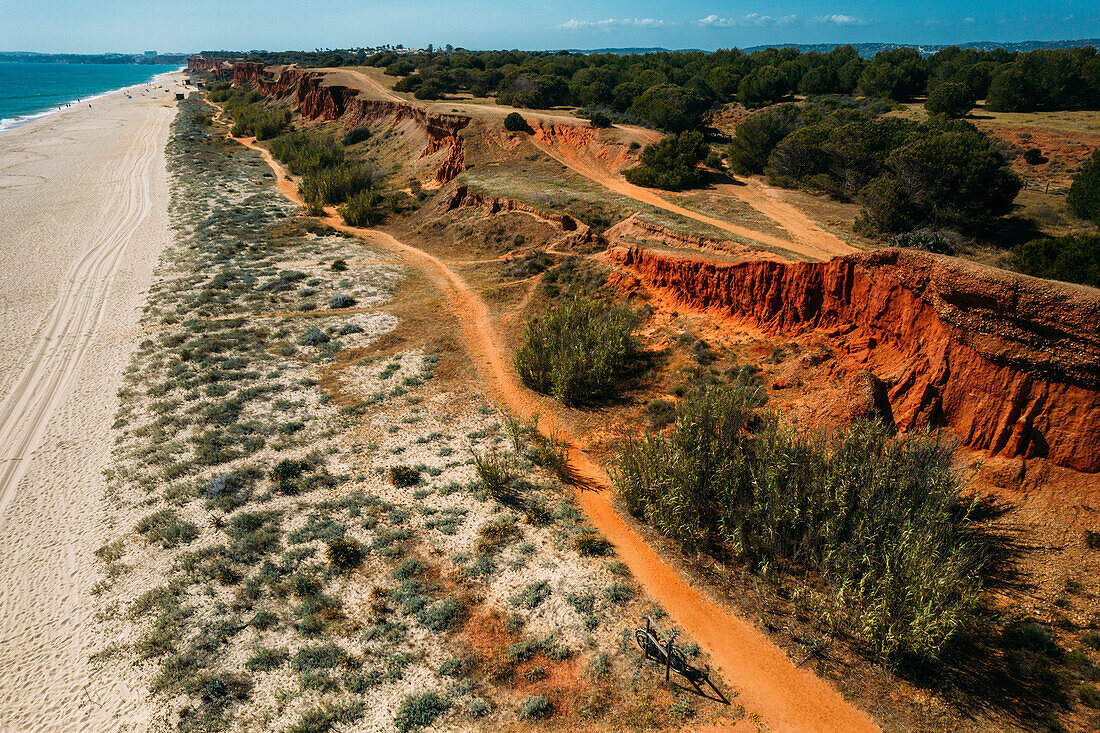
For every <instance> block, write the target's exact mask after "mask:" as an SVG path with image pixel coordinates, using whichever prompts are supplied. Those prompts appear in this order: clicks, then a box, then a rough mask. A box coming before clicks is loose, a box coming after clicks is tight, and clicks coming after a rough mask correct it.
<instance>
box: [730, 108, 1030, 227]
mask: <svg viewBox="0 0 1100 733" xmlns="http://www.w3.org/2000/svg"><path fill="white" fill-rule="evenodd" d="M875 111H876V110H875V109H874V107H873V106H872V105H864V106H863V107H860V106H857V105H853V104H842V103H838V102H830V103H810V104H804V105H794V104H788V105H780V106H778V107H774V108H771V109H767V110H762V111H760V112H757V113H756V114H754V115H752V116H751V117H749V118H748V119H746V120H745V121H744V122H742V123H741V124H740V125H739V126H738V127H737V131H736V134H735V136H734V139H733V141H732V143H731V144H730V147H729V151H728V160H729V163H730V166H731V167H732V168H733V170H734V171H736V172H738V173H744V174H752V173H765V174H766V175H767V176H768V178H769V180H770V181H771V182H772V183H774V184H775V185H779V186H784V187H788V188H795V187H798V188H807V189H810V190H814V191H818V192H824V193H827V194H830V195H832V196H834V197H836V198H838V199H841V200H849V201H859V202H860V203H862V204H863V206H864V215H863V217H862V218H861V221H860V224H861V225H862V227H863V228H864V229H865V230H866V231H868V232H870V233H877V234H889V233H896V232H903V231H909V230H912V229H917V228H920V227H928V226H939V227H942V226H947V227H966V226H971V225H974V224H983V223H988V222H989V221H990V220H991V219H992V218H994V217H998V216H1001V215H1003V214H1007V213H1008V212H1009V211H1010V210H1011V208H1012V201H1013V199H1014V198H1015V197H1016V194H1017V193H1018V192H1019V190H1020V185H1021V184H1020V180H1019V179H1018V178H1017V177H1016V175H1015V174H1014V173H1012V171H1011V170H1010V169H1009V168H1008V166H1007V164H1006V162H1005V160H1004V158H1003V157H1002V156H1001V155H1000V154H999V153H998V152H997V151H996V150H994V149H993V148H992V147H991V146H990V142H989V139H988V138H987V137H986V136H985V135H983V134H982V133H981V132H979V131H978V130H977V129H976V128H975V127H974V126H973V125H971V124H970V123H968V122H965V121H962V120H952V119H949V118H948V117H946V116H942V115H941V116H936V117H933V118H932V119H930V120H929V121H928V122H924V123H920V122H914V121H911V120H903V119H899V118H895V117H885V116H879V115H877V114H875Z"/></svg>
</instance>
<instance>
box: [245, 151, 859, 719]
mask: <svg viewBox="0 0 1100 733" xmlns="http://www.w3.org/2000/svg"><path fill="white" fill-rule="evenodd" d="M234 139H236V140H237V142H239V143H241V144H243V145H245V146H247V147H249V148H251V149H253V150H256V151H258V152H259V153H260V155H262V156H263V159H264V161H265V162H266V163H267V164H268V165H269V166H270V167H271V169H272V171H274V173H275V180H276V185H277V186H278V189H279V191H280V192H282V193H283V195H284V196H286V197H287V198H288V199H290V200H291V201H293V202H295V203H297V204H299V205H302V203H303V202H302V200H301V197H300V196H299V195H298V192H297V189H296V187H295V185H294V182H293V180H292V179H291V178H290V177H289V175H288V174H287V171H286V170H285V169H284V168H283V167H282V165H280V164H279V163H278V161H276V160H275V159H274V158H273V157H272V155H271V153H270V152H269V151H268V150H266V149H265V148H262V147H259V146H258V145H256V144H255V141H254V140H253V139H251V138H243V139H241V138H234ZM328 211H329V214H328V216H327V217H326V218H325V219H324V223H326V224H328V225H330V226H332V227H333V228H335V229H339V230H340V231H344V232H347V233H349V234H352V235H354V236H356V237H359V238H360V239H363V240H364V241H367V242H370V243H371V244H374V245H376V246H379V247H382V248H384V249H387V250H389V251H391V252H397V253H400V254H401V255H403V256H405V257H406V259H407V260H408V261H409V262H410V264H412V265H414V266H415V267H416V268H417V269H419V270H420V271H421V272H422V273H424V274H425V275H426V276H427V277H428V278H429V279H431V280H432V282H433V283H435V285H436V286H437V287H439V288H440V290H441V291H442V292H443V293H444V294H445V295H446V296H447V299H448V302H449V303H450V305H451V308H452V310H453V311H454V314H455V316H456V318H457V319H458V322H459V324H460V327H461V331H462V340H463V342H464V343H465V345H466V348H467V350H468V351H469V354H470V358H471V360H472V361H473V362H474V364H475V366H476V368H477V370H478V372H479V374H480V376H481V377H482V379H484V380H485V382H486V383H487V384H488V386H489V387H490V389H491V390H492V391H493V393H494V394H495V396H496V397H497V399H498V400H499V401H500V402H501V403H503V404H504V405H505V406H506V407H507V408H508V409H510V410H512V411H513V412H515V413H516V414H518V415H532V414H534V413H535V412H538V413H539V415H540V417H539V423H538V429H539V431H540V432H541V433H542V434H544V435H547V436H556V437H558V438H559V439H562V438H564V443H565V445H566V446H567V448H568V451H569V460H570V466H571V468H572V470H573V473H574V476H575V477H576V478H577V485H578V491H577V493H576V495H577V500H578V503H579V504H580V506H581V508H582V509H583V510H584V512H585V514H586V515H587V516H588V518H589V520H590V521H591V522H592V524H593V525H595V526H596V528H597V529H599V530H600V532H602V533H603V534H604V536H605V537H606V538H607V539H608V541H610V542H611V543H612V545H614V547H615V550H616V552H617V553H618V555H619V557H620V558H622V560H623V561H624V562H625V563H626V564H627V566H628V567H629V568H630V570H631V572H632V573H633V574H634V577H635V578H636V579H637V580H638V582H639V583H640V584H641V585H642V587H643V588H645V590H646V592H647V593H649V595H651V596H652V597H653V598H654V600H656V601H657V602H658V603H659V604H660V605H661V607H662V608H664V609H665V611H666V612H667V613H668V615H669V616H670V617H671V618H672V619H673V621H675V622H676V623H677V624H678V625H679V626H680V627H681V628H683V629H684V630H685V631H686V632H687V633H688V634H690V635H691V636H692V637H693V638H694V639H695V641H696V642H697V643H698V644H699V645H700V646H701V647H702V648H703V649H705V650H706V651H707V652H708V653H709V654H710V656H711V661H712V662H713V663H714V665H715V666H716V667H717V668H718V670H719V671H720V672H721V675H722V678H723V679H724V680H725V681H726V683H727V684H728V685H729V686H730V687H731V688H732V689H734V690H736V691H737V692H738V693H739V694H740V697H739V698H738V701H739V702H740V703H741V704H743V705H744V706H745V707H746V708H747V709H748V710H751V711H754V712H756V713H758V714H759V715H760V716H761V718H762V719H763V721H764V722H765V723H766V724H767V725H768V726H769V729H770V730H773V731H792V732H795V731H797V732H798V733H811V732H812V731H822V732H824V731H843V732H844V733H859V732H860V731H874V730H878V728H877V726H875V724H874V723H872V722H871V720H870V718H868V716H867V715H866V714H864V713H863V712H862V711H860V710H857V709H856V708H854V707H852V706H851V705H849V704H848V703H847V702H846V701H845V700H844V699H843V697H841V695H840V694H839V693H838V692H837V691H836V690H835V689H833V688H832V687H831V686H830V685H829V684H828V683H827V682H825V681H824V680H822V679H821V678H819V677H817V676H816V675H815V674H814V673H813V672H811V671H809V670H806V669H801V668H797V667H795V666H794V664H793V663H792V662H791V660H790V659H789V658H788V657H787V655H786V654H785V653H784V652H783V651H782V650H781V649H779V647H777V646H775V645H774V644H772V643H771V641H770V640H768V638H767V637H766V636H764V635H763V634H762V633H761V632H760V631H759V630H757V629H756V628H755V627H754V626H753V625H752V624H750V623H749V622H747V621H745V620H744V619H742V618H741V617H739V616H737V615H736V614H734V613H732V612H731V611H729V610H727V608H726V607H724V606H722V605H720V604H719V603H716V602H715V601H714V600H712V599H711V598H708V597H707V596H704V595H703V594H702V593H700V592H699V591H698V590H697V589H695V588H693V587H691V586H690V585H689V584H688V583H687V582H686V581H685V580H684V579H683V578H682V577H681V576H680V574H679V573H678V572H677V571H676V570H675V569H674V568H672V567H671V566H669V565H668V564H667V563H665V562H664V561H663V560H662V559H661V558H660V556H659V555H658V554H657V553H656V551H654V550H653V548H651V547H650V546H649V545H647V544H646V543H645V541H644V540H643V539H642V538H641V537H640V536H639V535H638V534H636V533H635V532H634V530H633V529H631V527H630V526H629V525H628V524H627V523H626V522H625V521H624V520H623V519H622V517H620V516H619V515H618V513H617V512H616V511H615V509H614V507H613V506H612V503H611V502H612V497H613V493H614V492H613V489H612V488H611V482H610V479H609V478H608V476H607V473H606V472H605V471H604V470H603V469H602V468H600V467H599V466H598V465H596V463H595V462H594V461H592V460H591V459H590V458H589V457H588V454H587V453H586V452H585V446H584V442H583V441H582V440H578V439H577V438H576V437H574V436H571V435H570V434H569V433H568V431H567V430H566V429H565V426H564V425H563V424H562V423H561V422H560V421H559V420H558V419H557V418H556V417H555V415H554V414H553V406H552V403H550V402H549V401H544V400H542V399H541V398H539V397H538V396H537V395H535V394H534V393H533V392H531V391H530V390H528V389H527V388H526V387H524V386H523V385H521V384H520V383H519V381H518V380H517V378H516V376H515V373H514V372H513V371H512V369H511V366H510V365H509V364H508V361H507V359H506V358H505V355H504V349H503V347H502V345H501V343H500V341H499V337H498V335H497V333H496V329H495V328H494V326H493V322H492V318H491V316H490V314H489V308H488V306H487V305H486V303H485V301H484V300H482V298H481V297H480V296H479V295H478V293H477V292H476V291H475V290H473V289H472V288H471V287H470V286H469V285H468V284H467V283H466V282H465V281H464V280H463V279H462V278H461V277H460V276H459V275H458V274H457V273H455V272H454V270H452V269H451V268H450V267H448V266H447V264H446V263H444V262H443V261H442V260H440V259H438V258H437V257H435V256H434V255H431V254H429V253H427V252H425V251H424V250H421V249H418V248H416V247H413V246H411V245H408V244H405V243H404V242H401V241H399V240H397V239H396V238H395V237H393V236H392V235H390V234H388V233H386V232H382V231H378V230H374V229H362V228H359V227H351V226H347V225H346V224H344V223H343V222H342V221H341V220H340V218H339V217H338V216H336V214H335V211H334V210H333V209H332V208H331V207H330V208H329V210H328ZM736 727H737V728H738V729H744V730H749V729H750V726H749V724H748V723H747V722H743V723H742V724H741V725H738V726H736Z"/></svg>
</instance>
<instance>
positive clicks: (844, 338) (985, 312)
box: [608, 247, 1100, 472]
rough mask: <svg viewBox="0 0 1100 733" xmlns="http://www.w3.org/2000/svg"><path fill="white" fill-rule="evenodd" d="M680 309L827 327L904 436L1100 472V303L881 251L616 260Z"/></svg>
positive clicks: (1080, 292) (1081, 294)
mask: <svg viewBox="0 0 1100 733" xmlns="http://www.w3.org/2000/svg"><path fill="white" fill-rule="evenodd" d="M608 254H609V256H610V258H611V260H612V261H614V262H617V263H619V264H620V265H622V266H623V267H625V268H627V269H628V270H630V271H631V272H633V273H634V274H635V276H637V277H638V278H639V279H640V280H642V281H643V282H645V283H647V284H648V285H651V286H653V287H656V288H659V289H662V290H664V291H666V292H668V293H670V294H671V295H673V296H674V297H675V298H677V299H678V300H679V301H681V302H683V303H685V304H687V305H690V306H695V307H699V308H704V309H709V310H712V311H716V312H720V313H722V314H723V315H726V316H728V317H732V318H734V319H737V320H743V321H746V322H749V323H752V324H753V325H755V326H757V327H759V328H762V329H764V330H765V331H768V332H771V333H775V334H786V335H797V334H799V333H802V332H804V331H807V330H811V329H818V330H819V331H823V332H824V333H825V334H826V335H827V336H829V337H830V338H832V339H834V340H835V341H836V342H837V344H838V346H839V347H840V350H841V351H842V352H846V353H847V354H848V359H847V363H848V366H849V367H850V368H851V369H853V370H857V371H858V370H860V369H867V370H870V372H871V373H872V374H873V376H874V377H875V378H877V379H878V380H881V382H882V384H883V387H884V389H885V393H886V397H887V400H888V402H889V409H890V410H891V412H892V417H893V419H894V422H895V423H896V424H897V425H898V427H899V428H901V429H912V428H919V427H922V426H924V425H928V424H931V425H940V426H945V427H946V428H947V429H948V430H949V431H950V432H951V433H952V434H953V435H955V436H956V437H957V438H958V439H959V441H960V442H961V443H962V444H963V445H966V446H968V447H971V448H975V449H980V450H985V451H988V452H990V453H994V454H1002V455H1006V456H1024V457H1043V458H1047V459H1049V460H1051V461H1052V462H1054V463H1055V464H1058V465H1061V466H1066V467H1068V468H1072V469H1075V470H1079V471H1086V472H1097V471H1100V296H1098V295H1097V293H1096V292H1095V291H1092V290H1089V289H1086V288H1078V287H1074V286H1070V285H1064V284H1061V283H1052V282H1046V281H1041V280H1036V279H1034V278H1028V277H1023V276H1016V275H1012V274H1010V273H1006V272H1003V271H999V270H995V269H992V268H987V267H981V266H978V265H974V264H971V263H967V262H962V261H959V260H955V259H952V258H947V257H940V256H936V255H929V254H925V253H920V252H913V251H901V250H879V251H875V252H869V253H864V254H859V255H850V256H847V257H838V258H835V259H833V260H830V261H828V262H823V263H780V262H765V261H757V262H746V263H739V264H722V263H714V262H704V261H699V260H691V259H682V258H677V257H670V256H666V255H662V254H657V253H654V252H651V251H648V250H643V249H640V248H637V247H615V248H612V249H611V250H609V252H608Z"/></svg>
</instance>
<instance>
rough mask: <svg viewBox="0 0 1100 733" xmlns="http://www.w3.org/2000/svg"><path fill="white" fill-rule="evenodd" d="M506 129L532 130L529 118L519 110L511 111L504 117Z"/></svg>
mask: <svg viewBox="0 0 1100 733" xmlns="http://www.w3.org/2000/svg"><path fill="white" fill-rule="evenodd" d="M504 129H505V130H507V131H508V132H530V130H531V128H530V127H528V126H527V120H525V119H523V115H521V114H520V113H519V112H511V113H509V114H508V116H507V117H505V118H504Z"/></svg>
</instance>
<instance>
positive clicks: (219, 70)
mask: <svg viewBox="0 0 1100 733" xmlns="http://www.w3.org/2000/svg"><path fill="white" fill-rule="evenodd" d="M232 68H233V64H232V63H231V62H230V61H228V60H226V59H221V58H215V57H210V56H188V57H187V70H188V71H209V72H210V73H212V74H214V75H215V76H223V75H224V74H226V73H227V72H229V71H231V70H232Z"/></svg>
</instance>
